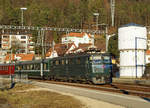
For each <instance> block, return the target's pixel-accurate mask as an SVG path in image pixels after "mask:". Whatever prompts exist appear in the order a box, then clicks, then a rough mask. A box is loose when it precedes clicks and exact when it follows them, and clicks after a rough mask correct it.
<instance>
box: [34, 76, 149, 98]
mask: <svg viewBox="0 0 150 108" xmlns="http://www.w3.org/2000/svg"><path fill="white" fill-rule="evenodd" d="M32 80H33V79H32ZM36 81H39V82H45V83H51V84H59V85H67V86H75V87H81V88H87V89H94V90H102V91H108V92H115V93H121V94H126V95H134V96H140V97H142V98H147V99H150V87H149V86H139V85H131V84H128V85H127V84H126V85H125V84H121V83H112V84H110V85H91V84H80V83H69V82H58V81H49V80H36Z"/></svg>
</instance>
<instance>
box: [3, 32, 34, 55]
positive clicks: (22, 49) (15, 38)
mask: <svg viewBox="0 0 150 108" xmlns="http://www.w3.org/2000/svg"><path fill="white" fill-rule="evenodd" d="M1 38H2V39H1V47H2V49H3V50H10V49H11V48H12V47H15V48H17V49H18V50H17V52H18V53H24V54H25V53H26V54H27V53H34V46H33V43H34V42H32V36H31V35H20V34H19V35H18V34H17V35H12V34H11V35H10V34H3V35H2V36H1Z"/></svg>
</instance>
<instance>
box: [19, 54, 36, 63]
mask: <svg viewBox="0 0 150 108" xmlns="http://www.w3.org/2000/svg"><path fill="white" fill-rule="evenodd" d="M33 58H34V54H25V55H24V56H23V57H21V59H20V61H31V60H33Z"/></svg>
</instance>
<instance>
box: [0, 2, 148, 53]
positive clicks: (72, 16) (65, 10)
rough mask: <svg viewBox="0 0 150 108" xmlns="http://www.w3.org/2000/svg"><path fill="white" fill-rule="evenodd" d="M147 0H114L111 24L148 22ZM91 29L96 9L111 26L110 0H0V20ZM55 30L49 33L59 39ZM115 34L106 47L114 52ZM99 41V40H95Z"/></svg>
mask: <svg viewBox="0 0 150 108" xmlns="http://www.w3.org/2000/svg"><path fill="white" fill-rule="evenodd" d="M149 4H150V0H115V23H114V25H115V27H114V28H116V30H117V28H118V27H120V26H121V25H124V24H127V23H131V22H133V23H137V24H141V25H145V26H148V25H150V5H149ZM21 7H26V8H27V10H25V11H24V25H28V26H44V27H46V26H49V27H65V28H66V27H69V28H81V29H83V28H88V29H93V25H94V24H95V21H94V15H93V13H99V17H98V23H99V24H102V23H105V24H108V26H109V28H111V10H110V7H111V6H110V0H0V24H1V25H21V9H20V8H21ZM58 35H60V34H59V33H53V36H54V39H55V40H56V41H57V40H59V38H60V37H59V36H58ZM35 40H36V39H35ZM116 42H117V37H114V39H113V40H111V42H110V44H112V45H110V46H109V51H110V52H113V53H114V54H115V55H117V53H118V51H117V50H116V49H117V44H116ZM97 43H99V42H97Z"/></svg>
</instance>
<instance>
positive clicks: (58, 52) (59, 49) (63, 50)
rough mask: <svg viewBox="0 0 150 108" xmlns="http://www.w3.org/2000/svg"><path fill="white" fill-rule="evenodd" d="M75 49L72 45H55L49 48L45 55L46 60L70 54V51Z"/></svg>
mask: <svg viewBox="0 0 150 108" xmlns="http://www.w3.org/2000/svg"><path fill="white" fill-rule="evenodd" d="M75 48H77V46H76V45H75V44H74V43H68V44H55V45H54V48H50V49H49V50H48V52H47V53H46V58H53V57H58V56H63V55H65V54H69V53H71V50H73V49H75Z"/></svg>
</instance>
